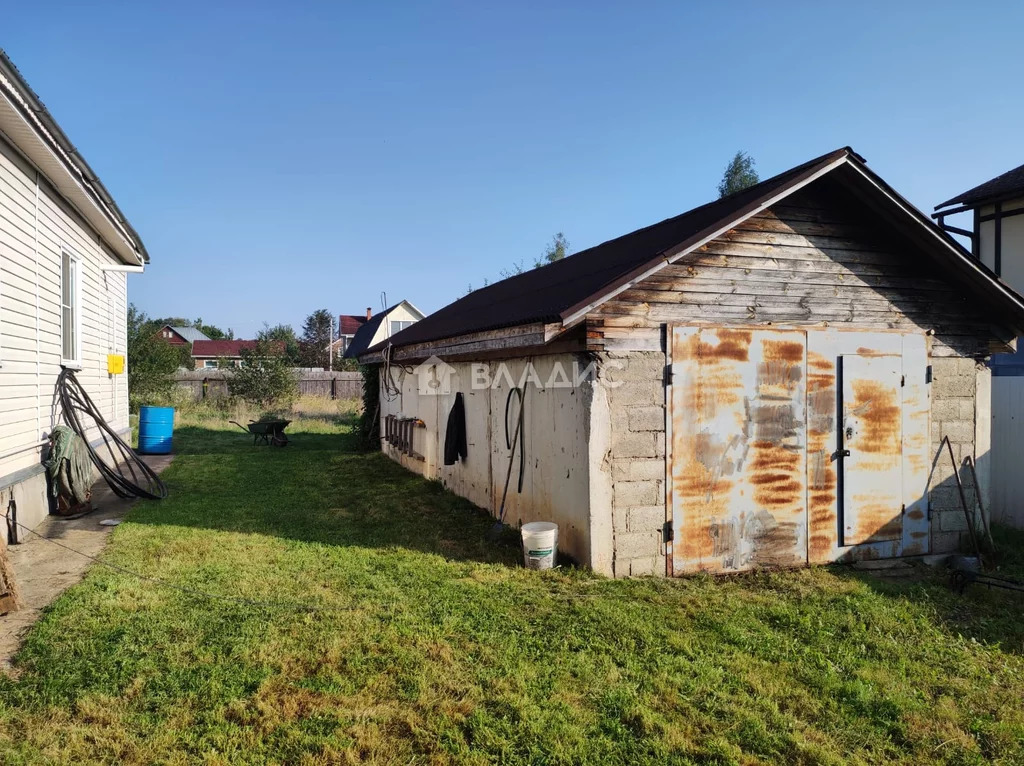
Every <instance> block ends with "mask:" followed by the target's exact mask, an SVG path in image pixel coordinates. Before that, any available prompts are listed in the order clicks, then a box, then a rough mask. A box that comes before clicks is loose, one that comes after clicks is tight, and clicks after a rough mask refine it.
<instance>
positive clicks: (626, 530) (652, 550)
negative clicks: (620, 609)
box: [599, 351, 666, 577]
mask: <svg viewBox="0 0 1024 766" xmlns="http://www.w3.org/2000/svg"><path fill="white" fill-rule="evenodd" d="M602 357H603V358H602V360H601V364H600V365H599V367H600V368H601V370H602V372H601V376H602V380H603V381H604V382H606V383H608V384H609V385H608V404H609V409H610V411H611V421H612V422H611V426H612V427H611V451H610V455H609V458H610V462H611V469H612V532H613V538H614V548H613V550H614V554H613V555H614V558H613V564H612V567H613V571H614V575H615V577H629V576H636V575H664V574H665V546H664V544H663V542H662V528H663V526H664V524H665V520H666V510H665V509H666V505H665V386H664V382H663V381H664V372H665V355H664V353H662V352H660V351H644V352H631V353H628V354H627V353H621V354H616V353H612V352H608V353H605V354H603V355H602Z"/></svg>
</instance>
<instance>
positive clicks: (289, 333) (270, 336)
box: [256, 322, 300, 367]
mask: <svg viewBox="0 0 1024 766" xmlns="http://www.w3.org/2000/svg"><path fill="white" fill-rule="evenodd" d="M256 339H257V340H269V341H277V342H279V343H283V344H284V358H285V360H286V361H287V362H288V364H290V365H291V366H292V367H296V366H298V364H299V361H300V359H299V357H300V354H299V339H298V338H297V337H296V335H295V330H293V329H292V326H291V325H290V324H278V325H274V326H273V327H271V326H270V325H268V324H267V323H266V322H264V323H263V329H262V330H260V331H259V332H258V333H256Z"/></svg>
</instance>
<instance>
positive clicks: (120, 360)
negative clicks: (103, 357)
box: [107, 354, 124, 375]
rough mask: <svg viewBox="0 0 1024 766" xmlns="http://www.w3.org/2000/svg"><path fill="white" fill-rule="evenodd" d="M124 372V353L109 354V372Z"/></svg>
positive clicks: (111, 373) (113, 373) (119, 373)
mask: <svg viewBox="0 0 1024 766" xmlns="http://www.w3.org/2000/svg"><path fill="white" fill-rule="evenodd" d="M122 373H124V355H123V354H107V374H108V375H121V374H122Z"/></svg>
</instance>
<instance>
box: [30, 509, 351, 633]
mask: <svg viewBox="0 0 1024 766" xmlns="http://www.w3.org/2000/svg"><path fill="white" fill-rule="evenodd" d="M13 523H14V524H15V525H16V526H19V527H21V528H22V529H24V530H25V531H26V532H29V533H31V534H33V535H35V536H36V537H38V538H39V539H40V540H45V541H46V542H48V543H52V544H53V545H56V546H57V547H58V548H63V549H64V550H66V551H70V552H71V553H75V554H77V555H79V556H81V557H83V558H86V559H89V560H90V561H92V562H94V563H96V564H99V565H101V566H105V567H107V568H108V569H113V570H114V571H115V572H120V573H121V574H126V575H129V576H131V577H135V578H137V579H139V580H145V581H146V582H151V583H154V584H156V585H160V586H162V587H164V588H170V589H171V590H176V591H178V592H179V593H184V594H186V595H188V596H196V597H198V598H204V599H207V600H210V601H230V602H231V603H234V604H241V605H243V606H253V607H259V608H264V609H266V608H270V609H288V610H291V611H294V612H307V613H321V614H327V613H331V612H351V611H352V607H323V606H316V605H314V604H303V603H301V602H296V601H257V600H255V599H250V598H242V597H241V596H226V595H223V594H220V593H209V592H207V591H202V590H197V589H195V588H188V587H186V586H184V585H178V584H177V583H173V582H171V581H170V580H165V579H163V578H162V577H154V576H153V575H147V574H142V573H141V572H136V571H134V570H132V569H128V568H127V567H123V566H121V565H119V564H112V563H110V562H109V561H104V560H103V559H101V558H99V557H97V556H93V555H91V554H88V553H84V552H82V551H80V550H78V549H76V548H72V547H71V546H70V545H65V544H64V543H62V542H59V541H57V540H54V539H53V538H52V537H45V536H43V535H41V534H39V533H38V532H36V531H35V530H34V529H29V528H28V527H26V526H25V525H24V524H22V523H21V522H18V521H15V522H13Z"/></svg>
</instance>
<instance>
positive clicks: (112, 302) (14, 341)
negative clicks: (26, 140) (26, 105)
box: [0, 138, 128, 486]
mask: <svg viewBox="0 0 1024 766" xmlns="http://www.w3.org/2000/svg"><path fill="white" fill-rule="evenodd" d="M62 249H66V250H67V251H68V252H70V253H71V254H72V255H73V256H74V257H76V258H77V259H78V268H79V275H80V277H79V296H78V300H79V304H80V310H79V333H80V337H81V359H80V361H81V367H82V369H81V371H79V372H78V373H77V374H78V378H79V380H80V381H81V382H82V384H83V385H84V386H85V388H86V390H87V391H88V392H89V394H90V396H92V398H93V400H94V401H95V402H96V404H97V405H98V406H99V407H100V408H101V409H102V411H103V415H104V417H105V418H106V419H107V421H108V422H109V423H110V424H111V425H112V426H114V427H115V428H116V429H118V430H121V429H126V428H127V427H128V383H127V376H126V375H108V374H107V371H106V370H107V360H106V357H107V354H108V353H117V354H124V353H125V351H126V344H127V338H126V322H127V284H126V281H127V275H126V274H122V273H112V272H106V273H105V272H103V271H101V269H100V267H101V265H102V264H111V263H117V262H118V261H117V259H116V258H114V256H113V255H111V254H110V252H109V251H108V250H107V249H106V248H105V247H104V245H103V244H102V243H101V242H100V241H99V239H98V237H97V236H96V235H95V233H93V232H92V231H91V230H90V229H89V228H88V227H87V226H86V225H85V224H84V223H83V222H82V221H81V219H80V218H79V216H77V215H76V214H75V213H74V212H73V211H72V210H71V209H70V208H69V206H67V205H66V204H65V203H64V202H62V201H61V200H60V198H59V197H58V195H57V194H56V193H55V192H54V191H53V189H52V188H51V187H50V186H49V184H48V183H47V182H46V179H45V178H42V177H39V178H38V183H37V174H36V172H35V170H33V169H32V168H31V167H30V166H29V165H28V164H27V163H26V162H25V161H24V160H23V159H22V158H21V157H20V156H19V155H18V154H17V153H16V151H15V150H14V149H12V148H11V147H10V145H8V144H7V143H6V142H4V141H3V139H2V138H0V486H2V485H3V484H4V483H7V482H5V481H4V479H5V477H9V476H11V475H12V474H16V473H19V472H21V471H24V470H26V469H31V468H32V467H33V466H36V465H38V464H39V461H40V456H41V449H40V447H39V444H40V442H41V441H42V440H44V439H45V437H46V435H47V434H49V432H50V430H51V428H52V427H53V425H54V413H52V412H51V409H52V403H53V393H54V385H55V383H56V380H57V376H58V375H59V374H60V371H61V307H60V298H61V285H60V279H61V251H62ZM56 416H57V417H58V418H59V413H56ZM98 435H99V434H98V431H96V432H93V433H91V434H89V437H90V439H92V438H97V437H98Z"/></svg>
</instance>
